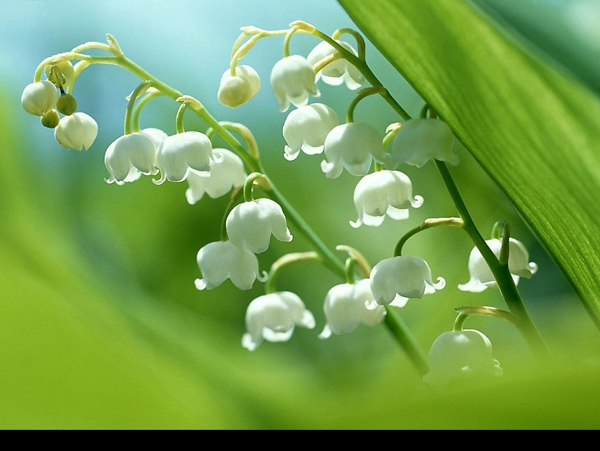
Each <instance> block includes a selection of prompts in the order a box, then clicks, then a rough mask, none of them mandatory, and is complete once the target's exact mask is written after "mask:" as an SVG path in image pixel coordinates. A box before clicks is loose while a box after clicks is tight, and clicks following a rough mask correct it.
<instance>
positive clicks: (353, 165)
mask: <svg viewBox="0 0 600 451" xmlns="http://www.w3.org/2000/svg"><path fill="white" fill-rule="evenodd" d="M323 150H324V151H325V157H326V158H327V160H323V161H322V162H321V170H322V171H323V172H324V173H325V175H326V176H327V177H328V178H331V179H334V178H337V177H339V176H340V175H341V173H342V170H343V169H344V168H346V170H347V171H348V172H349V173H350V174H352V175H357V176H363V175H367V173H368V172H369V168H370V167H371V162H372V160H373V159H375V161H377V162H380V163H383V162H385V160H386V154H385V152H384V151H383V142H382V138H381V135H380V133H379V132H378V131H377V130H376V129H375V128H374V127H373V126H371V125H369V124H367V123H365V122H349V123H347V124H341V125H338V126H337V127H335V128H334V129H333V130H331V132H329V134H328V135H327V138H325V143H324V145H323Z"/></svg>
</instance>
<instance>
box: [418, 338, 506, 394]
mask: <svg viewBox="0 0 600 451" xmlns="http://www.w3.org/2000/svg"><path fill="white" fill-rule="evenodd" d="M429 367H430V371H429V373H428V374H426V375H425V376H424V377H423V381H424V382H425V383H427V384H429V385H430V386H432V387H434V388H438V389H443V388H446V387H447V386H448V385H449V384H451V383H453V382H459V381H461V380H463V381H469V382H472V381H474V380H476V379H490V378H492V377H500V376H502V373H503V371H502V368H501V367H500V363H499V362H498V360H496V359H494V358H493V357H492V343H491V342H490V340H489V338H488V337H486V336H485V335H484V334H482V333H481V332H479V331H478V330H474V329H465V330H460V331H451V332H444V333H443V334H441V335H440V336H439V337H437V338H436V339H435V341H434V342H433V344H432V345H431V350H430V351H429Z"/></svg>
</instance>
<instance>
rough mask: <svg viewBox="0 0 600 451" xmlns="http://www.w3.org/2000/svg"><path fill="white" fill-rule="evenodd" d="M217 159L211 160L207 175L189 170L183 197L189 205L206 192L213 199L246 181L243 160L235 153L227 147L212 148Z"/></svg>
mask: <svg viewBox="0 0 600 451" xmlns="http://www.w3.org/2000/svg"><path fill="white" fill-rule="evenodd" d="M213 154H214V155H215V156H216V157H217V159H218V160H211V162H210V172H209V175H208V177H205V176H202V175H199V174H197V173H196V172H195V171H190V172H189V174H188V177H187V181H188V184H189V188H188V189H187V190H186V191H185V197H186V199H187V201H188V203H189V204H190V205H193V204H195V203H196V202H198V201H199V200H200V199H202V197H203V196H204V193H206V194H208V195H209V196H210V197H212V198H213V199H215V198H217V197H221V196H223V195H225V194H227V193H228V192H229V191H230V190H231V188H239V187H240V186H243V185H244V182H245V181H246V177H247V174H246V171H245V169H244V162H243V161H242V159H241V158H240V157H238V156H237V155H236V154H235V153H233V152H232V151H230V150H227V149H213Z"/></svg>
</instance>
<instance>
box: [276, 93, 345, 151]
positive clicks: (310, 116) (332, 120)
mask: <svg viewBox="0 0 600 451" xmlns="http://www.w3.org/2000/svg"><path fill="white" fill-rule="evenodd" d="M339 123H340V122H339V119H338V116H337V114H336V112H335V111H334V110H333V109H331V108H329V107H328V106H327V105H324V104H322V103H313V104H310V105H305V106H301V107H299V108H297V109H295V110H293V111H292V112H291V113H290V114H288V117H287V118H286V120H285V123H284V124H283V137H284V138H285V141H286V142H287V146H285V149H284V151H285V154H284V156H285V158H286V160H290V161H291V160H295V159H296V158H297V157H298V155H299V153H300V150H302V151H303V152H304V153H305V154H307V155H316V154H319V153H322V152H323V144H324V143H325V138H326V137H327V135H328V133H329V132H330V131H331V130H332V129H333V128H334V127H335V126H337V125H338V124H339Z"/></svg>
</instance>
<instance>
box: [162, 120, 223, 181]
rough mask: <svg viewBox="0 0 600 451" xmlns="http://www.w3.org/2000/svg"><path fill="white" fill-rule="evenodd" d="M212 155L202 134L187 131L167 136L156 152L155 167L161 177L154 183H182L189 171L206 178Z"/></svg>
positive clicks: (209, 145)
mask: <svg viewBox="0 0 600 451" xmlns="http://www.w3.org/2000/svg"><path fill="white" fill-rule="evenodd" d="M211 160H218V158H217V157H215V156H214V155H213V151H212V144H211V142H210V139H208V136H206V135H205V134H204V133H200V132H196V131H189V132H183V133H178V134H176V135H171V136H167V137H166V138H165V139H164V140H163V142H162V143H161V144H160V146H159V147H158V150H157V151H156V167H157V168H158V169H159V170H160V173H161V177H160V179H158V180H156V179H153V181H154V183H156V184H157V185H160V184H161V183H163V182H164V181H165V180H169V181H170V182H182V181H184V180H185V179H186V178H187V176H188V174H189V172H190V170H194V171H196V172H197V173H199V174H200V175H202V176H206V177H208V175H209V171H210V162H211Z"/></svg>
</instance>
